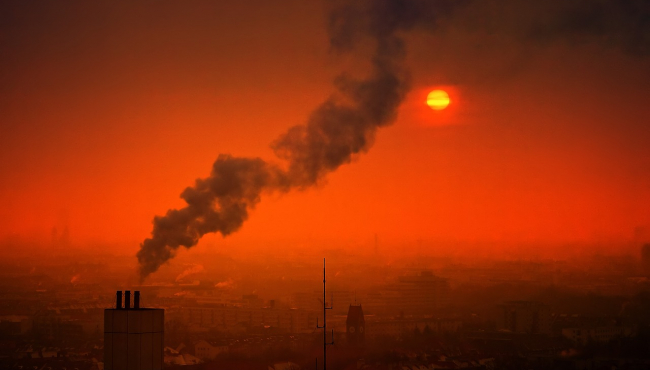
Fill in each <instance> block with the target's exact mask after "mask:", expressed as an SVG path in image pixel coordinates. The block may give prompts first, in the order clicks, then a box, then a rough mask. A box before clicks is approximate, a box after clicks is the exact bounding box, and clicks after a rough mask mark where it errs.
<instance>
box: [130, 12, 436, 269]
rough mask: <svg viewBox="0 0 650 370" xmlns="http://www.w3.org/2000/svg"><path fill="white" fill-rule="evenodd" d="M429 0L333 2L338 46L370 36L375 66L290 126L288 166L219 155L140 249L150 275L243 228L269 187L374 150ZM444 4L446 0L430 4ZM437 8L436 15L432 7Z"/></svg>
mask: <svg viewBox="0 0 650 370" xmlns="http://www.w3.org/2000/svg"><path fill="white" fill-rule="evenodd" d="M425 3H427V2H422V1H393V0H381V1H375V0H373V1H368V2H352V3H351V4H352V5H350V4H345V3H343V4H333V6H332V11H331V13H330V18H329V24H328V26H329V33H330V38H331V46H332V48H333V49H334V50H335V51H337V52H341V53H345V52H351V51H352V50H353V49H354V46H355V45H356V44H357V43H359V42H367V41H371V42H372V43H373V44H374V52H373V54H372V56H371V66H372V68H371V70H370V72H369V74H368V76H367V77H366V78H364V79H360V80H357V79H354V78H352V77H349V76H341V77H339V78H337V79H336V81H335V85H336V87H337V90H338V93H337V94H333V95H332V96H331V97H330V98H328V99H327V100H326V101H325V102H323V103H322V104H321V105H320V106H319V107H317V108H316V109H315V110H314V111H313V112H312V114H311V116H310V117H309V119H308V121H307V123H306V124H304V125H298V126H294V127H292V128H290V129H289V130H288V131H287V132H286V133H285V134H283V135H281V136H280V137H279V138H278V139H277V140H275V141H274V142H273V144H272V147H273V149H274V151H275V153H276V155H277V156H278V157H279V158H280V159H282V160H284V161H285V163H284V164H282V163H280V164H276V163H269V162H266V161H264V160H262V159H260V158H239V157H233V156H231V155H225V154H222V155H219V157H218V158H217V160H216V161H215V162H214V164H213V167H212V172H211V174H210V176H209V177H207V178H204V179H198V180H196V183H195V184H194V186H192V187H188V188H187V189H185V190H184V191H183V192H182V194H181V197H182V198H183V199H184V200H185V201H186V202H187V206H186V207H184V208H181V209H170V210H169V211H167V214H165V215H164V216H156V217H155V218H154V220H153V231H152V233H151V237H150V238H148V239H146V240H145V241H144V242H143V243H142V244H141V246H140V250H139V252H138V253H137V257H138V261H139V263H140V276H141V278H142V279H144V278H146V277H147V276H148V275H149V274H151V273H152V272H155V271H156V270H157V269H158V268H159V267H160V266H161V265H162V264H163V263H165V262H166V261H168V260H169V259H170V258H172V257H173V256H174V253H175V251H176V249H178V248H179V247H186V248H191V247H192V246H194V245H196V244H197V243H198V241H199V239H200V238H201V237H202V236H203V235H204V234H206V233H214V232H219V233H221V234H222V235H223V236H226V235H229V234H230V233H232V232H235V231H237V230H238V229H239V228H240V227H241V226H242V224H243V222H244V221H245V220H246V219H247V218H248V214H249V212H250V210H252V209H253V208H254V207H255V205H256V204H257V203H258V202H259V201H260V198H261V196H262V194H263V193H269V192H287V191H290V190H292V189H305V188H308V187H310V186H312V185H315V184H317V183H319V181H321V180H322V179H323V178H324V177H325V176H326V175H327V174H328V173H329V172H332V171H335V170H336V169H337V168H338V167H340V166H341V165H343V164H345V163H349V162H350V161H351V160H352V158H353V156H354V155H355V154H358V153H361V152H364V151H366V150H368V148H369V147H370V146H371V144H372V142H373V139H374V137H375V133H376V131H377V129H378V128H380V127H382V126H386V125H388V124H390V123H392V122H393V121H394V120H395V118H396V115H397V108H398V107H399V105H400V103H401V102H402V100H403V99H404V97H405V95H406V93H407V91H408V85H409V83H408V74H407V73H406V71H405V70H404V68H403V65H402V62H403V58H404V54H405V50H404V45H403V41H402V39H401V38H400V37H399V35H398V31H400V30H402V29H407V28H408V27H410V25H412V24H414V22H415V20H416V18H417V17H418V16H419V15H422V14H425V13H423V12H420V11H419V9H418V8H419V7H421V4H425ZM428 3H429V5H428V7H429V9H432V7H431V4H433V3H435V4H441V5H445V4H447V2H428ZM429 14H431V13H429Z"/></svg>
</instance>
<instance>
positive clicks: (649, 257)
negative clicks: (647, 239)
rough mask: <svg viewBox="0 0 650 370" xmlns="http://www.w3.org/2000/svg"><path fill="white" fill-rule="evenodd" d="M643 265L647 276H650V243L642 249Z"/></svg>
mask: <svg viewBox="0 0 650 370" xmlns="http://www.w3.org/2000/svg"><path fill="white" fill-rule="evenodd" d="M641 264H642V265H643V270H644V271H645V273H646V275H649V276H650V243H646V244H644V245H643V247H641Z"/></svg>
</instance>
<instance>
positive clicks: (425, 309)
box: [379, 271, 449, 315]
mask: <svg viewBox="0 0 650 370" xmlns="http://www.w3.org/2000/svg"><path fill="white" fill-rule="evenodd" d="M381 295H382V297H381V298H379V299H380V300H382V301H383V302H384V304H385V305H386V307H385V309H386V310H387V313H392V314H396V313H405V314H408V315H431V314H433V313H434V312H435V311H436V310H437V309H439V308H441V307H443V306H445V305H446V304H447V301H448V299H449V281H448V280H447V279H445V278H441V277H439V276H435V275H434V274H433V273H432V272H431V271H422V272H420V273H419V274H418V275H409V276H400V277H399V278H398V280H397V282H396V283H394V284H390V285H388V286H387V287H386V289H385V290H383V291H382V292H381Z"/></svg>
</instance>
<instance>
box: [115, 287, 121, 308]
mask: <svg viewBox="0 0 650 370" xmlns="http://www.w3.org/2000/svg"><path fill="white" fill-rule="evenodd" d="M115 297H116V298H117V300H116V302H115V308H117V309H118V310H119V309H121V308H122V291H121V290H118V291H117V293H115Z"/></svg>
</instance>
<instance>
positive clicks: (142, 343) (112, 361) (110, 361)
mask: <svg viewBox="0 0 650 370" xmlns="http://www.w3.org/2000/svg"><path fill="white" fill-rule="evenodd" d="M133 303H134V305H133V307H131V292H130V291H128V290H127V291H125V293H124V306H122V292H121V291H118V292H117V302H116V305H115V308H107V309H105V310H104V370H144V369H147V370H161V369H162V368H163V362H164V361H163V356H164V351H163V348H164V347H163V335H164V332H163V331H164V323H165V310H163V309H158V308H140V292H138V291H136V292H135V296H134V302H133Z"/></svg>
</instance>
